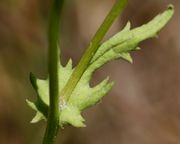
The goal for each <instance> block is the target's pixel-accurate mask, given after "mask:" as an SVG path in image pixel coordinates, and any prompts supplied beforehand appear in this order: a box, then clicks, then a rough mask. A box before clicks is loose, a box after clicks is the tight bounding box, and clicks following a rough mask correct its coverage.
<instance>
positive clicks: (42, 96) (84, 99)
mask: <svg viewBox="0 0 180 144" xmlns="http://www.w3.org/2000/svg"><path fill="white" fill-rule="evenodd" d="M173 13H174V9H173V7H172V6H169V7H168V9H167V10H166V11H165V12H164V13H162V14H159V15H158V16H156V17H155V18H154V19H153V20H152V21H150V22H149V23H147V24H145V25H143V26H141V27H138V28H134V29H132V30H131V29H130V22H128V23H127V25H126V26H125V28H124V29H123V30H122V31H121V32H119V33H117V34H116V35H115V36H113V37H112V38H110V39H109V40H107V41H106V42H104V43H103V44H101V45H100V46H99V48H98V50H97V52H96V53H95V55H94V56H93V58H92V60H91V62H90V64H89V66H88V67H87V69H86V70H85V72H84V73H83V75H82V77H81V79H80V80H79V81H78V84H77V85H76V87H75V88H74V90H73V92H72V94H71V96H70V98H69V99H68V101H66V100H65V99H64V97H63V96H60V101H59V109H60V116H59V125H60V126H61V127H63V126H64V125H66V124H71V125H73V126H75V127H84V126H85V124H84V121H85V120H84V118H83V117H82V116H81V112H82V111H83V110H85V109H86V108H88V107H91V106H93V105H95V104H97V103H98V102H100V101H101V99H102V98H103V97H104V96H105V95H106V94H107V93H108V92H109V91H110V90H111V88H112V86H113V83H112V82H109V78H106V79H105V80H103V81H102V82H100V83H99V84H98V85H97V86H94V87H90V80H91V78H92V75H93V73H94V72H95V70H97V69H98V68H100V67H102V66H103V65H104V64H106V63H107V62H109V61H112V60H114V59H119V58H121V59H124V60H126V61H128V62H130V63H132V62H133V60H132V57H131V55H130V52H131V51H134V50H139V47H137V46H138V44H139V43H140V42H141V41H143V40H146V39H148V38H152V37H155V36H156V35H157V33H158V32H159V31H160V30H161V29H162V28H163V27H164V26H165V25H166V23H167V22H168V21H169V20H170V18H171V17H172V15H173ZM73 71H74V68H73V67H72V60H69V62H68V63H67V65H66V66H62V65H61V64H59V73H58V74H59V76H60V77H59V91H60V93H61V91H62V89H63V88H64V86H65V85H66V83H67V81H68V80H69V78H70V76H71V74H72V73H73ZM30 80H31V83H32V85H33V87H34V89H35V90H36V92H37V101H36V102H34V103H33V102H30V101H29V100H27V103H28V105H29V106H30V107H31V108H32V109H33V110H35V111H36V116H35V117H34V119H33V120H32V122H33V123H35V122H38V121H40V120H42V119H46V118H47V116H48V109H49V80H48V79H46V80H40V79H36V78H35V76H34V75H33V74H30Z"/></svg>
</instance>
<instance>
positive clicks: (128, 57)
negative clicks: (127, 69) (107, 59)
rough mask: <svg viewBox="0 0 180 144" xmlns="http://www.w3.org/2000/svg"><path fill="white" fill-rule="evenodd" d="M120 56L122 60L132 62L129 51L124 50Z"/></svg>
mask: <svg viewBox="0 0 180 144" xmlns="http://www.w3.org/2000/svg"><path fill="white" fill-rule="evenodd" d="M120 57H121V58H123V59H124V60H126V61H128V62H130V63H133V59H132V57H131V55H130V53H128V52H127V53H125V52H124V53H121V54H120Z"/></svg>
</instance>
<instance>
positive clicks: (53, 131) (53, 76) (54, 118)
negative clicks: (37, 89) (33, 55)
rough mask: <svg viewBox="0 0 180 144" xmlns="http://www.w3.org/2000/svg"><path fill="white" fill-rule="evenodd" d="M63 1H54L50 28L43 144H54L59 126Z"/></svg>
mask: <svg viewBox="0 0 180 144" xmlns="http://www.w3.org/2000/svg"><path fill="white" fill-rule="evenodd" d="M62 5H63V0H53V2H52V7H51V12H50V17H49V28H48V30H49V31H48V41H49V52H48V54H49V64H48V72H49V95H50V105H49V112H48V120H47V128H46V132H45V135H44V139H43V144H53V143H54V141H55V137H56V135H57V132H58V128H59V127H58V125H59V91H58V89H59V87H58V61H59V48H58V40H59V16H60V13H61V10H62Z"/></svg>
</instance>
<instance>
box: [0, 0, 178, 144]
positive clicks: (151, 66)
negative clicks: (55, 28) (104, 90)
mask: <svg viewBox="0 0 180 144" xmlns="http://www.w3.org/2000/svg"><path fill="white" fill-rule="evenodd" d="M114 2H115V0H74V1H71V0H66V4H65V8H64V15H63V24H62V26H61V28H62V29H61V30H62V46H63V50H62V51H63V56H62V61H63V63H65V62H67V60H68V59H69V58H70V57H71V58H72V59H73V60H74V61H75V63H74V65H75V64H76V63H77V62H78V60H79V58H80V56H81V55H82V52H83V50H84V48H85V47H86V46H87V45H88V42H89V40H90V39H91V37H92V36H93V34H94V33H95V31H96V30H97V28H98V26H99V25H100V23H101V22H102V20H103V18H104V17H105V15H106V14H107V12H108V11H109V9H110V8H111V6H112V4H113V3H114ZM169 3H172V4H174V5H175V7H176V14H175V16H174V17H173V20H172V21H171V22H170V23H169V24H168V25H167V26H166V27H165V28H164V29H163V30H162V31H161V33H160V34H159V38H158V39H151V40H148V41H146V42H143V43H142V44H141V48H143V49H142V50H141V51H138V52H135V53H133V54H132V55H133V58H134V64H133V65H131V64H129V63H127V62H124V61H122V60H119V61H114V62H111V63H109V64H107V65H106V66H105V67H104V68H103V69H101V70H99V71H97V72H96V73H95V75H94V80H93V83H96V82H98V81H100V80H102V79H103V78H104V77H106V76H107V75H109V76H110V78H111V80H112V81H115V85H114V87H113V90H112V91H111V92H110V93H109V94H108V96H106V97H105V98H104V99H103V103H101V104H99V105H97V106H95V107H93V108H91V109H89V110H87V111H85V112H84V117H85V118H86V125H87V127H86V128H80V129H77V128H72V127H66V128H65V129H63V130H61V132H60V135H59V136H58V139H59V141H58V142H57V143H59V144H179V143H180V97H179V96H180V94H179V90H180V66H179V63H180V39H179V34H180V29H179V27H178V26H179V25H180V17H179V16H178V15H179V14H180V13H179V9H180V1H179V0H129V4H128V6H127V8H126V10H125V12H124V13H123V16H122V17H121V19H120V20H118V21H117V22H116V23H115V24H114V25H113V27H112V29H111V30H110V32H109V33H108V35H107V36H106V38H108V37H109V36H111V35H113V34H114V33H116V32H118V31H119V30H120V29H121V28H122V27H123V26H124V25H125V23H126V22H127V21H128V20H130V21H131V23H132V26H133V27H136V26H139V25H141V24H143V23H145V22H147V21H149V20H150V19H151V18H153V17H154V16H155V15H156V14H158V13H159V12H162V11H163V10H164V9H165V8H166V6H167V5H168V4H169ZM49 5H50V1H48V0H0V77H1V78H0V80H1V82H0V144H40V143H41V140H42V137H43V133H44V128H45V123H44V122H41V123H38V124H30V123H29V121H30V120H31V119H32V117H33V116H34V112H33V111H32V110H31V109H30V108H29V107H27V105H26V103H25V99H27V98H28V99H31V100H34V99H35V98H36V94H35V92H34V90H33V88H32V87H31V85H30V82H29V78H28V77H29V72H33V73H35V74H36V75H37V76H38V77H40V78H45V77H46V76H47V65H46V63H47V30H46V28H47V20H48V18H47V17H48V11H49Z"/></svg>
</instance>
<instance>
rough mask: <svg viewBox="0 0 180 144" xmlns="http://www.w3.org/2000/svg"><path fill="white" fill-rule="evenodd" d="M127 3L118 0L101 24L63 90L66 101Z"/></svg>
mask: <svg viewBox="0 0 180 144" xmlns="http://www.w3.org/2000/svg"><path fill="white" fill-rule="evenodd" d="M126 4H127V0H117V2H116V3H115V4H114V6H113V7H112V9H111V11H110V12H109V14H108V15H107V17H106V18H105V20H104V21H103V23H102V25H101V26H100V28H99V29H98V31H97V32H96V34H95V35H94V37H93V38H92V40H91V42H90V44H89V46H88V48H87V49H86V51H85V53H84V55H83V56H82V58H81V60H80V62H79V64H78V65H77V67H76V68H75V70H74V72H73V74H72V75H71V77H70V79H69V80H68V82H67V84H66V86H65V87H64V89H63V91H62V92H61V96H62V97H64V99H65V100H66V101H68V99H69V97H70V95H71V94H72V92H73V90H74V88H75V86H76V85H77V83H78V81H79V80H80V78H81V76H82V75H83V73H84V71H85V70H86V68H87V67H88V64H89V62H90V61H91V58H92V57H93V55H94V54H95V53H96V51H97V49H98V47H99V45H100V42H101V41H102V39H103V37H104V36H105V34H106V33H107V31H108V30H109V28H110V27H111V25H112V24H113V22H114V21H115V19H116V18H117V17H118V16H119V15H120V14H121V12H122V11H123V9H124V7H125V6H126Z"/></svg>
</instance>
